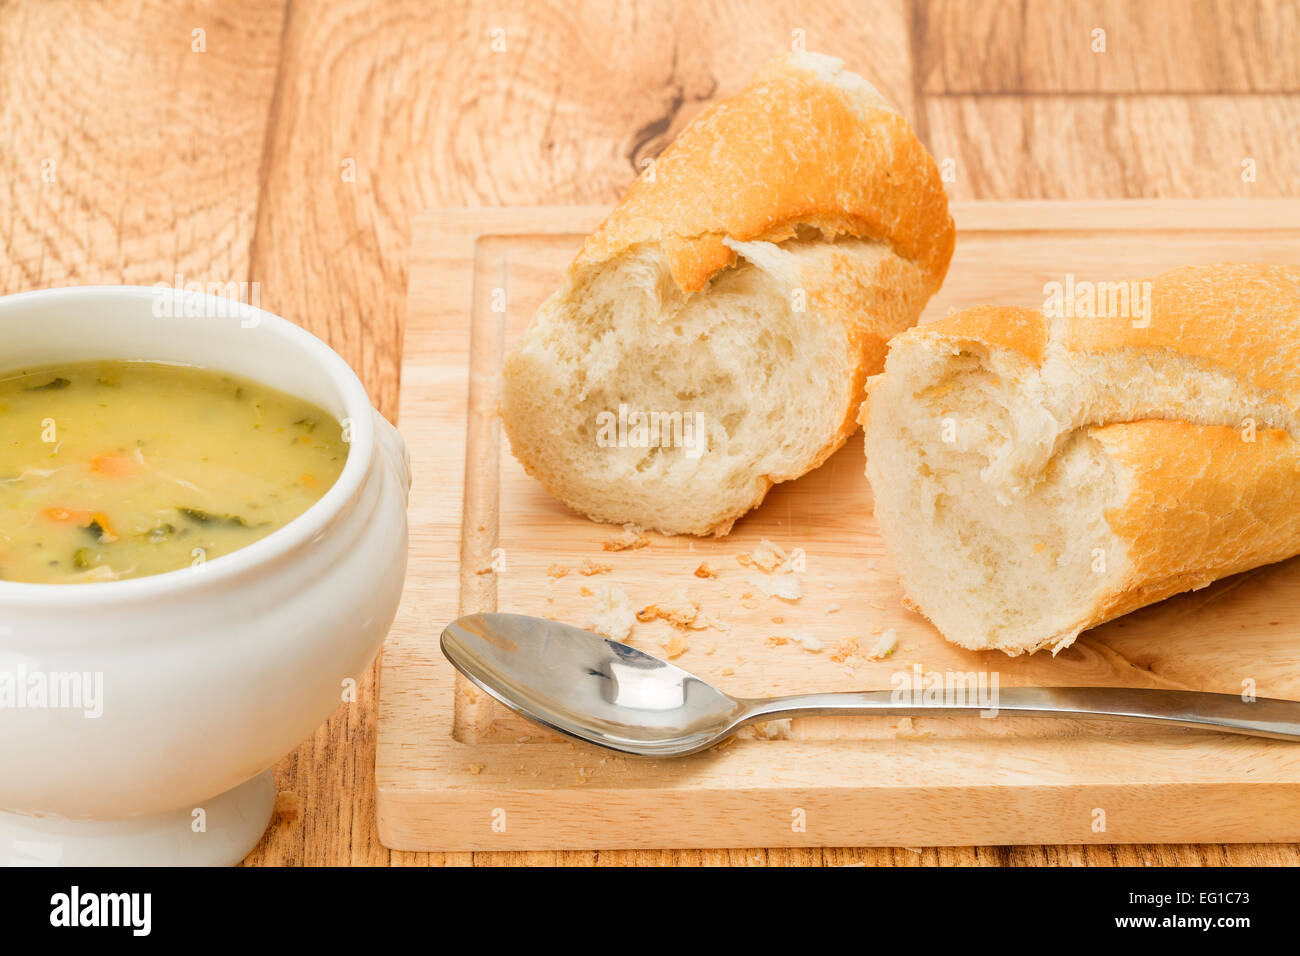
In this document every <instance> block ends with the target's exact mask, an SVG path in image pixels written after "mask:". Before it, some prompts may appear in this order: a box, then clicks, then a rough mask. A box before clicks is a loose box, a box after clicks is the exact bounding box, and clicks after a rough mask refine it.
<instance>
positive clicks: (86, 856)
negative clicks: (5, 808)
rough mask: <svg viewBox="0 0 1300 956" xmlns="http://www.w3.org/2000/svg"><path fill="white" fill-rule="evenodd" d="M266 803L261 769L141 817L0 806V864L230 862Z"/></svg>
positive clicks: (260, 821)
mask: <svg viewBox="0 0 1300 956" xmlns="http://www.w3.org/2000/svg"><path fill="white" fill-rule="evenodd" d="M274 809H275V778H274V776H273V774H272V773H271V771H270V770H265V771H263V772H262V773H260V774H258V775H257V776H256V777H253V778H252V779H251V780H247V781H245V782H244V783H241V784H240V785H239V786H237V787H235V788H234V789H233V790H227V791H226V792H225V793H223V794H219V795H218V796H216V797H213V798H212V799H210V800H204V801H202V802H201V803H200V804H198V806H197V807H180V808H178V809H176V810H167V811H165V812H163V813H157V814H154V815H153V816H148V817H128V818H126V819H123V820H69V819H66V818H64V817H34V816H28V815H26V814H20V813H4V812H0V865H6V866H233V865H234V864H236V863H238V862H239V861H241V860H242V859H243V858H244V857H245V856H247V855H248V851H249V850H251V849H252V848H253V847H255V846H257V841H258V840H260V839H262V834H263V833H264V832H266V825H267V824H268V823H270V822H271V812H272V811H273V810H274ZM199 811H202V812H201V813H200V812H199Z"/></svg>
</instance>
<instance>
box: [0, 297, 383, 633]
mask: <svg viewBox="0 0 1300 956" xmlns="http://www.w3.org/2000/svg"><path fill="white" fill-rule="evenodd" d="M163 294H166V295H172V296H182V297H183V299H182V300H181V301H183V302H187V303H188V302H194V301H202V302H205V303H209V304H211V306H212V311H210V312H203V313H202V315H203V316H204V321H210V322H231V321H233V322H238V321H241V320H243V319H246V318H248V317H249V316H256V317H257V320H258V324H257V329H258V330H259V331H263V330H265V332H266V333H267V334H271V335H274V336H276V337H278V338H279V339H281V340H283V341H284V342H286V343H288V345H289V346H290V347H291V348H294V349H296V350H298V351H299V352H300V353H301V354H302V355H303V356H304V357H305V358H306V359H308V360H310V361H311V362H312V363H313V364H314V366H315V367H316V368H318V369H319V370H320V371H321V372H322V373H323V374H324V375H325V376H326V378H327V379H328V380H329V382H330V384H331V385H333V386H334V388H335V389H336V390H337V391H338V394H339V396H340V398H341V399H342V403H343V407H344V420H345V421H349V420H350V424H351V441H350V442H349V444H348V457H347V460H346V461H345V462H344V464H343V470H342V472H340V473H339V476H338V478H337V479H335V481H334V484H333V485H331V486H330V488H329V490H327V491H326V492H325V494H323V495H321V497H320V498H318V499H317V500H316V501H315V502H314V503H313V504H312V505H311V506H310V507H309V508H308V509H307V510H306V511H304V512H303V513H302V514H300V515H298V516H297V517H296V518H293V519H292V520H290V521H289V522H288V523H286V524H285V525H284V526H283V527H281V528H277V529H276V530H274V531H272V532H271V533H270V534H268V535H266V537H264V538H259V539H258V540H257V541H254V542H253V543H252V544H248V545H245V546H244V547H242V548H239V549H237V550H235V551H231V552H229V553H228V554H222V555H218V556H217V557H215V558H213V559H211V560H210V561H207V562H205V563H204V565H203V568H202V570H201V571H198V572H196V571H195V570H194V569H193V568H192V567H186V568H177V569H176V570H174V571H166V572H164V573H162V574H152V575H146V576H144V577H139V578H127V579H124V580H120V581H93V582H86V583H82V584H54V583H48V582H46V583H35V582H27V581H2V580H0V607H4V606H9V607H13V606H15V605H23V606H36V607H39V606H49V605H57V606H58V607H59V609H60V610H63V609H68V608H73V609H75V608H80V607H84V606H87V605H95V604H112V603H119V602H125V601H134V600H140V599H144V600H148V599H151V598H159V597H169V596H173V595H176V594H184V593H186V592H189V591H192V590H198V589H200V588H208V587H211V586H212V585H214V584H217V583H219V582H223V581H227V580H229V579H231V578H234V577H237V576H239V575H243V574H246V573H248V572H250V571H253V570H255V569H256V568H258V567H261V566H265V565H269V564H271V563H273V562H274V561H276V560H277V559H279V558H282V557H283V556H284V555H285V554H287V553H289V552H291V551H294V550H296V549H298V548H300V547H302V546H303V545H305V544H306V543H307V542H308V541H310V540H311V539H313V538H315V537H316V536H317V535H319V534H320V533H321V532H322V531H324V529H325V527H326V526H327V525H328V524H329V523H330V522H331V521H332V520H333V519H334V518H335V516H336V515H337V514H338V513H339V512H340V511H341V510H342V508H343V506H344V504H346V503H347V502H348V501H350V500H351V499H352V498H353V497H354V496H355V495H356V493H357V491H358V489H359V488H360V486H361V484H362V482H363V481H364V480H365V478H366V476H367V474H368V472H369V470H370V465H371V461H372V459H373V456H374V446H375V422H374V418H373V416H374V415H375V414H377V413H376V412H375V411H374V407H373V406H372V405H371V402H370V397H369V395H368V394H367V393H366V389H365V386H364V385H362V384H361V380H360V379H359V378H358V377H357V374H356V372H354V371H353V370H352V367H351V366H350V365H348V363H347V362H346V361H344V360H343V357H342V356H341V355H339V354H338V353H337V352H335V351H334V350H333V349H332V348H330V347H329V346H328V345H326V344H325V343H324V342H323V341H321V340H320V339H319V338H317V337H316V336H314V335H312V334H311V333H310V332H308V331H307V330H306V329H304V328H302V327H301V326H298V325H295V324H294V323H293V322H290V321H288V320H287V319H283V318H281V317H280V316H278V315H276V314H274V313H272V312H268V311H266V310H265V309H261V308H258V307H257V306H252V305H245V304H243V303H240V302H237V301H236V300H234V299H228V298H223V297H220V296H216V295H212V294H211V293H207V292H198V291H192V290H183V289H176V288H174V287H172V286H169V285H165V284H161V283H160V284H159V285H155V286H142V285H89V286H65V287H60V288H53V289H38V290H35V291H32V292H19V293H15V294H13V295H6V296H0V324H3V322H4V319H5V316H6V313H7V312H8V311H9V310H10V309H13V308H24V307H25V308H39V307H40V306H41V305H43V304H46V303H52V302H55V301H58V300H61V299H70V300H74V301H75V300H77V299H85V300H88V302H87V304H90V303H91V301H92V300H95V299H102V298H112V299H128V300H140V301H142V302H143V303H145V304H146V306H147V307H151V304H152V303H153V302H154V301H156V299H157V297H158V296H159V295H163ZM106 358H113V356H106ZM122 360H123V361H142V362H148V361H151V359H150V358H149V356H147V355H142V356H139V357H135V358H123V359H122ZM3 367H4V359H3V349H0V368H3ZM194 367H196V368H206V369H212V370H213V371H229V369H222V368H220V367H219V366H212V365H203V364H199V363H195V365H194ZM245 377H250V378H251V376H245ZM255 380H256V381H260V382H261V383H262V384H264V385H267V386H268V387H271V388H277V389H280V390H281V391H284V392H285V393H286V394H290V395H292V394H293V392H292V391H291V390H288V389H283V388H280V386H279V385H277V384H276V383H275V382H273V381H265V380H262V379H255Z"/></svg>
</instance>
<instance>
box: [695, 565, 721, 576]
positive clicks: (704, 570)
mask: <svg viewBox="0 0 1300 956" xmlns="http://www.w3.org/2000/svg"><path fill="white" fill-rule="evenodd" d="M695 576H696V577H697V578H716V577H717V576H718V571H717V569H716V568H714V567H712V566H711V565H710V564H709V562H707V561H704V562H702V563H701V564H700V566H699V567H698V568H696V569H695Z"/></svg>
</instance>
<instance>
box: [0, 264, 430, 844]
mask: <svg viewBox="0 0 1300 956" xmlns="http://www.w3.org/2000/svg"><path fill="white" fill-rule="evenodd" d="M95 359H128V360H148V361H153V362H164V363H178V364H185V365H193V366H200V367H203V368H209V369H217V370H221V371H225V372H230V373H235V374H238V375H242V376H245V377H247V378H250V379H254V380H256V381H260V382H262V383H264V384H266V385H269V386H272V387H274V388H277V389H279V390H281V391H283V392H286V393H288V394H290V395H294V396H298V397H300V398H303V399H305V400H307V401H310V402H312V403H314V404H316V405H318V406H320V407H321V408H323V409H325V410H326V411H328V412H330V413H331V414H332V415H334V416H335V417H336V418H337V419H338V420H339V421H340V422H341V423H342V424H343V426H344V432H345V438H347V439H348V441H349V446H348V455H347V459H346V462H345V464H344V466H343V470H342V473H341V474H340V475H339V477H338V479H337V481H336V482H335V483H334V484H333V485H332V486H331V487H330V488H329V489H328V490H327V491H326V492H325V493H324V494H323V495H322V497H321V498H320V499H319V500H318V501H316V502H315V503H314V504H313V505H312V506H311V507H310V508H308V509H307V510H306V511H305V512H304V513H303V514H301V515H300V516H298V517H297V518H295V519H294V520H292V521H290V522H289V523H287V524H286V525H285V526H284V527H282V528H279V529H277V530H275V531H273V532H272V533H270V534H268V535H267V536H265V537H263V538H261V539H260V540H257V541H255V542H253V543H252V544H249V545H247V546H246V547H244V548H242V549H240V550H237V551H233V552H231V553H229V554H225V555H222V556H220V557H216V558H213V559H212V560H210V561H207V562H206V563H198V564H196V566H194V567H187V568H183V569H181V570H178V571H172V572H169V573H166V574H158V575H154V576H152V577H140V578H134V579H129V580H119V581H107V582H98V583H82V584H24V583H15V582H11V581H0V862H5V863H10V864H22V863H31V864H89V865H95V864H109V863H125V864H229V863H235V862H238V861H239V860H240V859H242V858H243V857H244V856H245V855H246V854H247V853H248V851H249V850H250V849H252V848H253V847H254V846H255V845H256V844H257V842H258V840H259V839H260V838H261V835H262V833H263V831H264V830H265V828H266V825H267V823H268V821H269V820H270V817H271V813H272V811H273V806H274V801H275V788H274V782H273V779H272V776H271V772H270V770H269V768H270V767H271V765H272V764H274V763H275V762H276V761H277V760H278V759H279V758H281V757H282V756H283V755H284V754H286V753H287V752H289V751H290V750H292V749H293V748H294V747H295V746H296V745H298V744H299V743H300V742H301V741H302V740H303V739H304V738H306V737H307V736H308V735H310V734H311V733H312V731H314V730H315V729H316V728H317V727H318V726H319V725H320V724H321V723H322V722H323V721H324V720H325V719H326V718H327V717H329V715H330V714H331V713H332V712H333V711H334V710H336V709H337V708H339V707H340V706H356V704H355V700H356V693H355V692H356V686H357V684H358V683H359V682H360V681H361V679H362V677H363V675H364V674H365V673H366V670H367V668H368V667H369V665H370V663H371V662H372V661H373V660H374V657H375V654H376V653H377V652H378V650H379V648H380V646H381V644H382V643H383V640H384V636H385V634H386V633H387V631H388V627H389V625H390V624H391V623H392V620H393V617H394V615H395V613H396V610H397V605H398V601H399V598H400V596H401V591H402V584H403V580H404V577H405V571H406V541H407V528H406V498H407V492H408V490H409V487H410V464H409V458H408V457H407V455H406V448H405V446H404V444H403V442H402V439H401V436H400V435H399V434H398V432H397V431H396V429H394V428H393V427H392V426H391V425H389V424H388V423H387V422H386V421H385V420H384V419H383V418H382V417H381V416H380V415H379V414H378V413H377V412H376V411H375V410H374V409H373V408H372V406H371V404H370V400H369V398H368V397H367V395H366V392H365V389H364V388H363V386H362V385H361V382H360V381H359V380H358V379H357V377H356V375H355V374H354V373H353V372H352V370H351V369H350V368H349V367H348V365H347V363H346V362H344V361H343V359H342V358H340V357H339V356H338V355H337V354H336V353H335V352H333V351H332V350H331V349H330V348H329V347H328V346H326V345H325V344H324V343H323V342H321V341H320V340H318V339H316V338H315V337H313V336H312V335H310V334H309V333H307V332H305V331H304V330H302V329H300V328H298V327H297V326H295V325H293V324H292V323H290V322H286V321H285V320H283V319H280V318H277V317H276V316H274V315H271V314H270V313H267V312H264V311H262V310H261V309H258V308H254V307H251V306H246V305H241V304H239V303H236V302H234V301H232V300H227V299H223V298H218V297H215V296H210V295H204V294H200V293H187V292H180V291H175V290H173V289H170V288H144V287H139V288H137V287H90V288H69V289H53V290H49V291H43V292H31V293H24V294H20V295H13V296H7V297H4V298H0V374H3V373H4V372H5V371H9V370H13V369H17V368H22V367H31V366H36V365H46V364H52V363H59V362H72V361H88V360H95ZM0 421H3V419H2V418H0ZM0 543H2V542H0Z"/></svg>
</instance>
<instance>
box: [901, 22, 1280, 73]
mask: <svg viewBox="0 0 1300 956" xmlns="http://www.w3.org/2000/svg"><path fill="white" fill-rule="evenodd" d="M915 27H916V29H917V31H918V37H917V44H918V48H919V49H920V50H921V51H922V55H921V57H920V59H919V61H918V64H917V71H918V75H919V78H920V87H921V89H922V90H923V91H924V92H925V93H927V94H953V93H1270V92H1295V91H1296V90H1300V57H1297V56H1296V54H1295V42H1296V41H1295V38H1296V35H1297V32H1300V4H1298V3H1295V2H1293V0H1282V2H1278V0H1143V2H1140V3H1134V2H1132V0H1028V2H1024V3H1007V2H1005V0H917V3H916V21H915ZM1098 30H1100V31H1103V32H1104V35H1102V36H1099V35H1098V34H1097V33H1096V32H1095V31H1098ZM1099 41H1100V42H1099Z"/></svg>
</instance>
